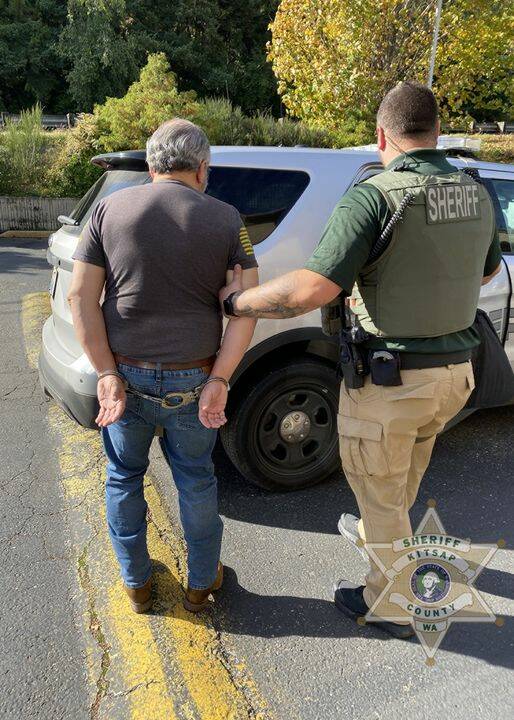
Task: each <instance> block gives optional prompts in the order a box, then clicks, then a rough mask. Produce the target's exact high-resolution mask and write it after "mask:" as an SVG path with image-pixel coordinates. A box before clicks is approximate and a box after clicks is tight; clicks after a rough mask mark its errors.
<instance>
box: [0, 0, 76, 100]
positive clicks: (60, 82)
mask: <svg viewBox="0 0 514 720" xmlns="http://www.w3.org/2000/svg"><path fill="white" fill-rule="evenodd" d="M65 20H66V0H35V2H28V1H27V0H0V58H1V59H2V62H1V63H0V109H3V110H8V111H10V112H19V111H20V110H22V109H23V108H26V107H29V106H32V105H33V104H34V103H36V102H39V103H41V105H42V106H43V107H44V108H45V109H50V110H54V111H57V112H59V111H61V112H64V111H66V110H67V109H68V108H67V105H68V102H69V98H68V96H67V88H66V80H65V78H64V69H65V68H64V61H63V58H62V57H61V56H60V54H59V53H58V50H57V42H58V38H59V33H60V31H61V29H62V28H63V26H64V23H65Z"/></svg>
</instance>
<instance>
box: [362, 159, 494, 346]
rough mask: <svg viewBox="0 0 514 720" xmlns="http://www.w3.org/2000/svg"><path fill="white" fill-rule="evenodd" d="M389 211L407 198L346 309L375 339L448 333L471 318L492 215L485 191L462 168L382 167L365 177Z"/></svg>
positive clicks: (364, 269)
mask: <svg viewBox="0 0 514 720" xmlns="http://www.w3.org/2000/svg"><path fill="white" fill-rule="evenodd" d="M365 182H366V183H368V184H370V185H374V186H375V187H376V188H378V189H379V190H380V192H381V193H382V195H383V196H384V198H385V199H386V201H387V204H388V206H389V208H390V210H391V213H394V212H395V211H396V209H397V208H398V206H399V204H400V202H401V201H402V199H403V198H404V196H405V194H406V193H407V192H409V193H411V194H412V195H413V196H414V198H413V201H412V203H411V204H410V205H409V206H408V207H407V208H406V210H405V212H404V214H403V219H402V221H401V222H399V223H398V224H397V225H396V227H395V229H394V231H393V234H392V237H391V240H390V242H389V245H388V246H387V248H386V250H385V251H384V252H383V253H382V255H381V256H380V257H379V258H378V260H376V261H375V262H373V263H371V264H370V265H367V266H366V267H364V268H363V270H362V271H361V272H360V273H359V277H358V279H357V282H356V284H355V286H354V288H353V292H352V300H353V302H352V310H353V312H354V313H355V314H356V315H357V316H358V318H359V322H360V324H361V325H362V326H363V327H364V329H365V330H367V331H368V332H370V333H373V334H374V335H377V336H379V337H397V338H425V337H436V336H439V335H447V334H449V333H453V332H457V331H459V330H464V329H466V328H468V327H470V326H471V325H472V323H473V321H474V318H475V313H476V309H477V304H478V297H479V294H480V287H481V282H482V277H483V273H484V264H485V259H486V256H487V252H488V250H489V247H490V245H491V240H492V237H493V232H494V213H493V207H492V203H491V199H490V197H489V195H488V193H487V191H486V189H485V188H484V187H483V186H482V185H480V184H479V183H477V182H475V181H474V180H472V179H471V178H470V177H469V176H467V175H465V174H464V173H461V172H458V171H456V172H455V173H451V174H448V175H421V174H418V173H413V172H409V171H401V172H398V171H394V170H389V171H385V172H383V173H380V174H379V175H376V176H374V177H372V178H369V179H368V180H366V181H365Z"/></svg>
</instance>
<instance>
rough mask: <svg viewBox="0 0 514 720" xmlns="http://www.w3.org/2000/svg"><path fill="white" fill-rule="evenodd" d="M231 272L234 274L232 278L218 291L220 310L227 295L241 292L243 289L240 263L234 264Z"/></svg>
mask: <svg viewBox="0 0 514 720" xmlns="http://www.w3.org/2000/svg"><path fill="white" fill-rule="evenodd" d="M233 273H234V274H233V277H232V280H231V281H230V282H229V283H228V285H225V287H223V288H221V290H220V293H219V298H220V303H221V309H222V310H223V300H226V299H227V298H228V296H229V295H232V293H234V292H241V291H242V290H243V269H242V267H241V265H236V266H235V267H234V271H233Z"/></svg>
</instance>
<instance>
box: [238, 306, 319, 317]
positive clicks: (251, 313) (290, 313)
mask: <svg viewBox="0 0 514 720" xmlns="http://www.w3.org/2000/svg"><path fill="white" fill-rule="evenodd" d="M308 310H309V308H304V307H299V306H298V307H295V308H292V307H286V306H285V305H279V304H275V305H272V304H270V305H269V306H268V307H265V308H264V307H261V308H259V309H258V310H253V309H252V307H251V305H243V307H240V306H239V304H238V306H237V314H238V317H254V318H260V317H261V318H265V317H272V318H273V317H276V318H279V317H280V318H292V317H296V316H297V315H303V314H304V313H306V312H308Z"/></svg>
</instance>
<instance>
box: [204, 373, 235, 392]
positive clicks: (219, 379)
mask: <svg viewBox="0 0 514 720" xmlns="http://www.w3.org/2000/svg"><path fill="white" fill-rule="evenodd" d="M212 382H220V383H223V385H224V386H225V387H226V388H227V390H230V383H229V381H228V380H227V379H226V378H224V377H221V375H211V376H210V377H209V378H208V379H207V380H206V381H205V383H204V387H205V385H208V384H209V383H212Z"/></svg>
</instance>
